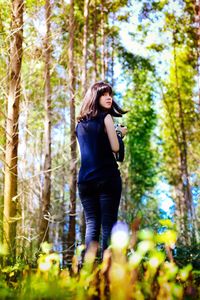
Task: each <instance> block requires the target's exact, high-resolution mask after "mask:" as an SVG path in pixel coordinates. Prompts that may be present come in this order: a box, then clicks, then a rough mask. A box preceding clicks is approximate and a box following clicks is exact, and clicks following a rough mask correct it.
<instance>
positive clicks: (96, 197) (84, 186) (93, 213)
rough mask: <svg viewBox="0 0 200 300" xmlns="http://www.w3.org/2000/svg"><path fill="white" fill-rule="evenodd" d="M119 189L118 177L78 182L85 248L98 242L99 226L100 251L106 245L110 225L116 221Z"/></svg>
mask: <svg viewBox="0 0 200 300" xmlns="http://www.w3.org/2000/svg"><path fill="white" fill-rule="evenodd" d="M121 190H122V183H121V178H120V177H114V178H110V179H107V180H104V181H98V182H89V183H79V184H78V191H79V196H80V199H81V202H82V205H83V209H84V213H85V220H86V236H85V243H86V249H87V248H88V246H89V244H90V243H91V242H92V241H96V242H99V236H100V229H101V226H102V253H103V251H104V250H105V249H106V248H107V247H108V241H109V238H110V233H111V230H112V227H113V225H114V223H116V221H117V216H118V208H119V202H120V197H121Z"/></svg>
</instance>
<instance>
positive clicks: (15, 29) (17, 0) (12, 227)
mask: <svg viewBox="0 0 200 300" xmlns="http://www.w3.org/2000/svg"><path fill="white" fill-rule="evenodd" d="M23 9H24V1H23V0H13V1H12V21H11V38H10V39H11V41H10V72H9V93H8V109H7V120H6V155H5V162H6V164H5V179H4V180H5V181H4V186H5V189H4V225H3V230H4V243H5V244H6V245H7V247H8V251H9V252H10V254H11V256H12V258H14V259H15V253H16V247H15V238H16V222H17V216H16V202H17V177H18V175H17V163H18V119H19V100H20V94H21V88H20V84H21V62H22V42H23Z"/></svg>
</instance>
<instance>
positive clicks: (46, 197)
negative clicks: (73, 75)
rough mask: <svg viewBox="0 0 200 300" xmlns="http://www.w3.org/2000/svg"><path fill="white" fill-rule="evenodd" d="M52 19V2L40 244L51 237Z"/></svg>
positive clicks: (46, 51) (46, 47)
mask: <svg viewBox="0 0 200 300" xmlns="http://www.w3.org/2000/svg"><path fill="white" fill-rule="evenodd" d="M50 17H51V4H50V0H46V2H45V21H46V34H45V38H44V57H45V75H44V76H45V77H44V78H45V96H44V106H45V123H44V128H45V136H44V138H45V158H44V168H43V170H44V187H43V190H42V218H41V223H40V239H39V241H40V243H41V242H43V241H48V237H49V221H48V213H49V209H50V198H51V83H50V79H51V78H50V59H51V45H50Z"/></svg>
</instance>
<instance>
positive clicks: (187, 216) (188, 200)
mask: <svg viewBox="0 0 200 300" xmlns="http://www.w3.org/2000/svg"><path fill="white" fill-rule="evenodd" d="M173 44H174V66H175V80H176V90H177V101H178V107H179V121H180V140H179V144H178V146H179V152H180V171H181V181H182V191H183V198H184V202H185V203H184V220H183V222H184V227H185V236H186V242H187V244H190V243H191V237H192V234H191V232H190V231H189V225H190V224H191V222H192V225H193V226H192V227H193V228H192V231H193V233H194V234H195V235H197V231H196V226H195V215H194V207H193V199H192V193H191V186H190V182H189V172H188V163H187V156H188V154H187V137H186V129H185V122H184V111H183V106H182V99H181V93H180V86H179V78H178V66H177V58H176V36H175V33H174V43H173ZM196 238H197V236H196Z"/></svg>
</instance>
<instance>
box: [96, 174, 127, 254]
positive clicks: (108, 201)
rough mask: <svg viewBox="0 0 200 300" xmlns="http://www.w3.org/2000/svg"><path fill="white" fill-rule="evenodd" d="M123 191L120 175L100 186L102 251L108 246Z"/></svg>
mask: <svg viewBox="0 0 200 300" xmlns="http://www.w3.org/2000/svg"><path fill="white" fill-rule="evenodd" d="M121 191H122V182H121V178H120V177H117V178H112V179H109V180H108V181H106V182H104V183H103V184H102V185H101V188H100V206H101V224H102V253H103V251H104V250H105V249H106V248H107V247H108V242H109V239H110V234H111V230H112V227H113V225H114V224H115V223H116V222H117V216H118V208H119V203H120V198H121Z"/></svg>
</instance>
